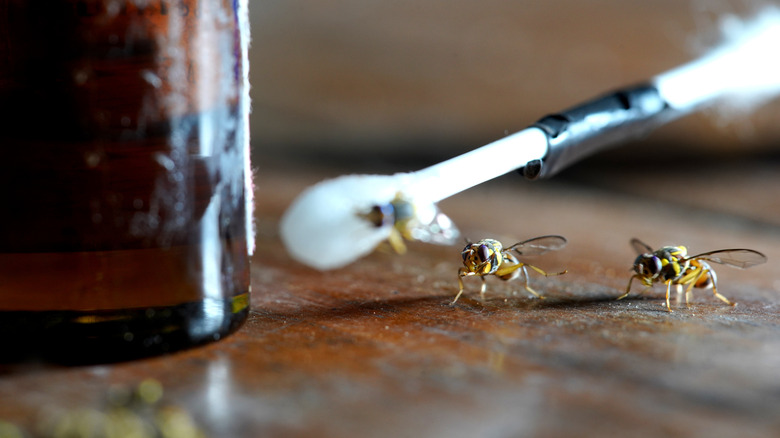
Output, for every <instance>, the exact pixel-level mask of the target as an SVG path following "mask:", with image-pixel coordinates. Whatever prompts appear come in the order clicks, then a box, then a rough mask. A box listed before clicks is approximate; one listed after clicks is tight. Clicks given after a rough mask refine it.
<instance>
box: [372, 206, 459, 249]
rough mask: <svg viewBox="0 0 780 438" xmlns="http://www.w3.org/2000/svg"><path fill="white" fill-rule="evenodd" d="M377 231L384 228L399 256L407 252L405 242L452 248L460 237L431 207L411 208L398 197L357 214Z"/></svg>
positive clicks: (439, 213)
mask: <svg viewBox="0 0 780 438" xmlns="http://www.w3.org/2000/svg"><path fill="white" fill-rule="evenodd" d="M359 216H360V217H362V218H363V219H365V220H367V221H369V222H370V223H371V224H372V225H374V226H375V227H377V228H384V227H387V229H388V236H387V242H388V243H389V244H390V246H391V247H392V248H393V250H394V251H395V252H396V253H398V254H404V253H405V252H406V244H404V240H409V241H412V240H416V241H420V242H427V243H435V244H438V245H452V244H454V243H455V241H456V239H457V238H458V236H459V235H460V233H459V232H458V228H457V227H455V224H453V223H452V221H451V220H450V218H449V217H447V216H446V215H445V214H444V213H442V212H441V211H439V209H438V207H436V206H435V205H433V204H424V205H420V204H414V203H413V202H411V201H410V200H408V199H406V198H405V197H403V196H402V195H401V194H400V193H398V194H397V195H396V196H395V198H394V199H393V200H392V201H390V202H388V203H386V204H381V205H374V206H373V207H371V209H370V210H369V211H368V212H366V213H362V214H359Z"/></svg>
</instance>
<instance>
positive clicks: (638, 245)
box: [631, 238, 653, 254]
mask: <svg viewBox="0 0 780 438" xmlns="http://www.w3.org/2000/svg"><path fill="white" fill-rule="evenodd" d="M631 248H634V251H635V252H636V253H637V254H647V253H650V254H652V253H653V248H651V247H650V246H649V245H648V244H646V243H644V242H642V241H641V240H639V239H637V238H633V239H631Z"/></svg>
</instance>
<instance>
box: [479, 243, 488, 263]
mask: <svg viewBox="0 0 780 438" xmlns="http://www.w3.org/2000/svg"><path fill="white" fill-rule="evenodd" d="M477 255H478V256H479V261H481V262H485V261H487V259H489V258H490V250H489V249H488V247H487V245H479V250H478V252H477Z"/></svg>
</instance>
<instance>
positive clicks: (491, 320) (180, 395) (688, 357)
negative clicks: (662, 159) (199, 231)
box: [0, 162, 780, 437]
mask: <svg viewBox="0 0 780 438" xmlns="http://www.w3.org/2000/svg"><path fill="white" fill-rule="evenodd" d="M724 166H725V165H724ZM257 167H258V169H259V173H258V178H257V183H258V193H257V207H258V213H257V219H258V231H259V234H258V248H257V254H256V256H255V257H254V264H253V268H252V274H253V275H252V288H253V296H252V313H251V316H250V318H249V320H248V321H247V323H246V324H245V325H244V327H243V328H242V329H241V330H239V331H238V332H237V333H236V334H234V335H232V336H230V337H228V338H226V339H224V340H222V341H220V342H218V343H216V344H212V345H209V346H206V347H202V348H197V349H193V350H189V351H185V352H181V353H178V354H174V355H170V356H165V357H158V358H152V359H147V360H140V361H136V362H129V363H122V364H116V365H105V366H90V367H75V368H62V367H48V366H45V365H40V366H26V367H22V368H20V367H9V366H5V367H3V366H0V419H4V420H7V421H10V422H12V423H13V424H15V425H17V426H18V427H20V428H24V429H25V430H28V431H31V430H37V429H36V427H39V426H40V424H41V423H42V422H43V419H45V418H46V415H50V414H49V413H51V412H55V411H56V410H57V409H60V410H62V409H68V410H73V409H81V408H95V409H103V408H104V407H105V406H106V399H107V397H108V396H109V394H111V391H112V388H116V387H117V385H124V386H126V387H132V386H134V385H137V384H139V383H140V382H142V381H144V380H145V379H155V380H156V381H159V382H160V383H161V384H162V386H163V388H164V395H163V402H164V403H166V404H172V405H175V406H177V407H179V408H180V409H182V410H184V411H185V412H186V413H188V414H189V415H190V417H191V419H192V420H193V421H194V422H195V423H196V424H197V425H198V427H199V428H200V429H201V430H202V431H203V432H205V433H206V434H209V435H212V436H219V437H257V436H275V437H276V436H278V437H304V436H322V437H344V436H374V437H398V436H410V437H411V436H436V437H444V436H455V437H459V436H464V437H465V436H495V437H509V436H537V437H548V436H602V435H603V434H604V433H613V432H622V433H626V434H627V433H631V436H739V437H769V436H777V434H778V433H780V416H778V415H777V414H778V412H780V380H778V375H780V316H779V315H778V311H779V310H780V295H779V292H778V290H779V289H780V282H779V281H778V280H777V277H776V275H775V272H776V270H777V266H778V265H777V263H778V261H780V245H779V243H780V232H778V230H780V219H778V218H779V217H780V204H778V199H780V198H778V196H777V194H778V193H777V187H780V177H778V175H780V172H778V170H780V169H778V167H780V165H778V164H777V163H744V164H730V165H729V166H725V167H724V168H721V167H720V165H717V164H715V165H699V166H696V167H694V168H692V169H691V168H690V167H684V166H681V167H679V168H675V167H672V168H645V169H638V168H637V163H632V164H631V166H630V167H631V169H628V167H629V166H626V167H625V170H620V169H615V170H613V171H606V170H605V169H600V170H599V169H595V170H593V171H579V172H572V173H569V174H568V175H564V176H563V177H562V178H559V179H556V180H551V181H543V182H534V183H529V182H526V181H524V180H522V179H521V178H520V177H517V176H515V175H509V176H507V177H505V178H502V179H500V180H499V181H496V182H492V183H489V184H486V185H483V186H481V187H479V188H476V189H473V190H471V191H469V192H466V193H463V194H460V195H458V196H456V197H454V198H451V199H449V200H446V201H445V202H443V203H442V204H441V207H442V209H444V210H445V211H446V213H447V214H448V215H450V216H451V217H452V218H453V220H455V222H456V223H457V224H458V225H459V227H460V228H461V230H462V231H463V233H464V234H466V235H467V236H468V237H469V238H471V239H479V238H482V237H488V236H489V237H495V238H499V239H501V240H505V241H512V240H521V239H525V238H529V237H532V236H535V235H541V234H547V233H558V234H562V235H564V236H566V237H567V238H568V239H569V245H568V246H567V247H566V248H565V249H563V250H561V251H558V252H554V253H548V254H545V255H543V256H540V257H538V258H535V259H533V260H529V261H532V262H533V263H535V264H537V265H538V266H540V267H542V268H544V269H549V270H558V269H561V268H566V269H568V270H569V273H567V274H566V275H564V276H560V277H554V278H549V279H545V278H540V277H539V276H536V275H534V276H532V278H531V284H532V286H533V287H535V288H536V289H537V290H539V291H541V292H543V293H544V294H545V295H546V296H547V298H546V299H545V300H538V299H531V298H529V296H528V295H527V294H526V293H524V292H523V290H522V287H521V286H520V283H519V282H514V283H505V282H501V281H498V280H497V279H495V278H490V279H489V281H488V286H489V288H488V293H487V299H486V301H485V302H481V301H480V300H479V294H478V290H479V283H480V282H479V280H476V279H473V278H469V279H466V285H467V288H468V289H467V294H466V295H465V296H464V297H463V298H462V299H461V300H460V301H459V302H458V303H457V305H455V306H450V305H448V303H449V302H450V301H451V300H452V298H453V295H454V294H455V292H456V289H457V283H456V273H457V270H458V267H459V265H460V255H459V251H460V248H459V247H438V246H429V245H422V244H412V245H411V246H410V252H409V253H408V254H407V255H405V256H397V255H394V254H390V253H383V252H378V253H375V254H372V255H370V256H369V257H367V258H364V259H362V260H360V261H359V262H357V263H355V264H353V265H351V266H349V267H347V268H344V269H340V270H337V271H333V272H324V273H323V272H318V271H314V270H311V269H308V268H306V267H303V266H301V265H298V264H296V263H295V262H293V261H292V260H290V258H289V257H288V256H287V254H286V252H285V251H284V249H283V247H282V246H281V244H280V242H279V239H278V235H277V233H276V226H277V222H278V219H279V217H280V215H281V213H282V212H283V210H284V209H285V208H286V207H287V205H288V204H289V202H290V201H291V200H292V198H293V197H294V196H295V195H296V194H297V193H298V192H299V191H300V190H301V189H303V188H304V187H306V186H308V185H309V184H312V183H314V182H316V181H318V180H320V179H321V178H324V177H326V176H336V175H338V174H340V173H341V172H342V171H343V170H342V169H323V168H309V169H302V168H300V167H297V168H295V169H293V168H292V167H285V166H284V164H277V163H268V162H258V163H257ZM629 170H633V172H629ZM323 232H327V230H323ZM631 237H640V238H642V239H643V240H645V241H646V242H648V243H650V244H652V245H663V244H686V245H688V246H689V248H690V249H691V251H705V250H711V249H718V248H726V247H735V246H738V247H748V248H754V249H757V250H759V251H762V252H764V253H766V254H767V255H768V257H769V263H767V264H766V265H763V266H759V267H756V268H753V269H751V270H746V271H740V270H737V269H732V268H729V267H719V269H717V272H718V274H719V280H720V288H721V292H722V293H723V294H724V295H726V296H727V297H729V298H732V299H733V300H734V301H737V302H738V303H739V304H738V306H736V307H728V306H725V305H724V304H723V303H721V302H720V301H718V300H715V299H714V298H713V297H712V295H711V293H709V292H708V291H697V293H696V294H695V298H694V301H693V303H692V304H691V306H690V307H688V308H686V307H685V306H678V305H675V306H674V312H673V313H668V312H666V311H665V309H664V308H663V307H662V302H663V300H662V296H663V292H662V288H655V289H653V290H652V291H651V292H648V293H646V294H644V295H642V296H636V295H632V296H631V297H630V298H629V299H626V300H623V301H615V300H614V298H615V297H616V296H618V295H620V294H621V293H622V292H621V291H622V289H623V288H625V285H626V282H627V281H628V278H629V275H630V273H629V267H630V265H631V263H632V261H633V258H634V254H633V253H632V250H631V249H630V247H629V245H628V241H629V239H630V238H631ZM514 291H516V294H513V292H514ZM36 424H38V426H36ZM1 425H2V424H0V426H1ZM0 430H2V429H0Z"/></svg>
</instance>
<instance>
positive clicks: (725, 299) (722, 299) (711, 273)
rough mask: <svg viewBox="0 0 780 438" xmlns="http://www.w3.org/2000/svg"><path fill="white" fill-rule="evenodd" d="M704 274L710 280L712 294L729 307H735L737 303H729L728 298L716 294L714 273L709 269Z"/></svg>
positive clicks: (716, 281)
mask: <svg viewBox="0 0 780 438" xmlns="http://www.w3.org/2000/svg"><path fill="white" fill-rule="evenodd" d="M706 273H707V275H709V276H710V280H712V293H713V294H715V296H716V297H718V298H719V299H720V300H721V301H723V302H724V303H726V304H728V305H729V306H736V305H737V303H732V302H731V301H729V300H728V298H726V297H724V296H723V295H721V294H720V293H718V279H717V276H716V275H715V271H713V270H711V269H707V270H706Z"/></svg>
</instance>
